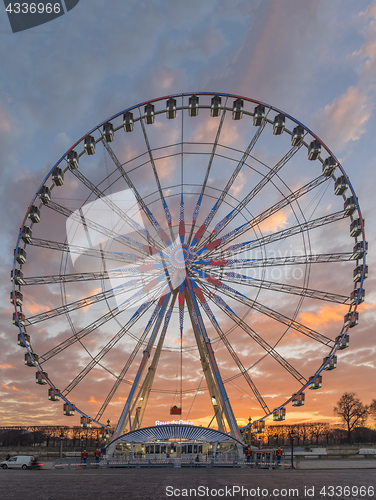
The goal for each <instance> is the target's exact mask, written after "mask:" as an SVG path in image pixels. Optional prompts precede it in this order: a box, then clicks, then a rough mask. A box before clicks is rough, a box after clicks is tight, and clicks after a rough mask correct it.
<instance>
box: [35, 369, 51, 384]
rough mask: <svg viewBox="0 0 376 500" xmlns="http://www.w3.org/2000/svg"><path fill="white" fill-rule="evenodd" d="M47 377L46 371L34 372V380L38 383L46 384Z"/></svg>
mask: <svg viewBox="0 0 376 500" xmlns="http://www.w3.org/2000/svg"><path fill="white" fill-rule="evenodd" d="M47 378H48V373H47V372H44V371H41V372H40V371H37V372H36V374H35V382H36V383H37V384H39V385H46V384H47V380H46V379H47Z"/></svg>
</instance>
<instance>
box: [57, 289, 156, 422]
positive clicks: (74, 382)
mask: <svg viewBox="0 0 376 500" xmlns="http://www.w3.org/2000/svg"><path fill="white" fill-rule="evenodd" d="M156 300H157V299H154V300H153V301H151V302H150V303H149V305H148V308H149V307H151V305H152V304H153V303H155V302H156ZM148 308H145V309H144V310H143V313H145V312H146V310H147V309H148ZM160 308H161V306H160V305H159V304H158V305H157V306H156V307H155V309H154V312H153V314H152V315H151V318H150V319H149V321H148V324H147V326H146V328H145V330H144V333H143V334H142V336H141V337H140V339H138V342H137V344H136V346H135V348H134V349H133V352H132V354H131V355H130V356H129V358H128V360H127V363H126V365H125V366H127V370H128V368H129V366H130V364H131V362H132V361H133V359H134V357H135V356H136V354H137V353H138V351H139V350H140V347H141V345H142V344H143V342H144V340H145V337H146V336H147V334H148V332H149V331H150V328H151V326H152V324H153V322H154V321H155V319H156V317H157V314H158V312H159V310H160ZM138 319H139V318H138ZM132 326H133V324H131V325H126V326H124V327H123V328H121V330H119V332H118V333H117V334H116V335H115V336H114V337H112V339H111V340H110V341H109V342H108V343H107V344H106V345H105V346H104V347H103V348H102V349H101V351H100V352H99V353H98V354H97V355H96V356H95V357H94V358H92V359H91V361H90V362H89V363H88V364H87V365H86V366H85V368H84V369H83V370H82V371H81V372H80V373H79V374H78V375H77V376H76V377H75V378H74V379H73V380H72V382H71V383H70V384H69V385H68V386H67V387H66V388H65V389H64V391H63V392H62V394H63V395H64V396H66V395H67V394H69V393H70V392H71V391H72V390H73V389H74V388H75V387H76V386H77V384H79V383H80V382H81V381H82V380H83V379H84V378H85V377H86V376H87V375H88V374H89V373H90V371H91V370H92V369H93V368H95V367H96V366H97V365H98V363H100V362H101V360H102V359H103V358H104V357H105V356H106V354H107V353H108V352H109V351H110V350H111V349H112V348H113V347H114V346H115V345H116V344H117V343H118V342H119V340H121V338H122V337H124V335H125V334H126V333H128V331H129V329H130V328H131V327H132ZM124 375H125V372H124ZM99 418H100V417H99Z"/></svg>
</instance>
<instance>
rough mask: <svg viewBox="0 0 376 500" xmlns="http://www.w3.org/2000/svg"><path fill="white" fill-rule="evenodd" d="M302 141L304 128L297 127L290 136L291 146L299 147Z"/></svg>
mask: <svg viewBox="0 0 376 500" xmlns="http://www.w3.org/2000/svg"><path fill="white" fill-rule="evenodd" d="M303 139H304V127H302V125H297V126H296V127H294V129H293V131H292V135H291V146H300V144H301V143H302V142H303Z"/></svg>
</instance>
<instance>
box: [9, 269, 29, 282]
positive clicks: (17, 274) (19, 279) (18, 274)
mask: <svg viewBox="0 0 376 500" xmlns="http://www.w3.org/2000/svg"><path fill="white" fill-rule="evenodd" d="M10 280H11V281H13V280H14V282H15V283H16V285H24V284H25V281H24V279H23V272H22V271H21V269H15V270H14V275H13V269H12V270H11V272H10Z"/></svg>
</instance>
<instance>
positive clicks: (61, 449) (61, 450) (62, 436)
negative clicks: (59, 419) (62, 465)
mask: <svg viewBox="0 0 376 500" xmlns="http://www.w3.org/2000/svg"><path fill="white" fill-rule="evenodd" d="M63 439H64V433H63V431H61V432H60V460H62V459H63Z"/></svg>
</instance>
